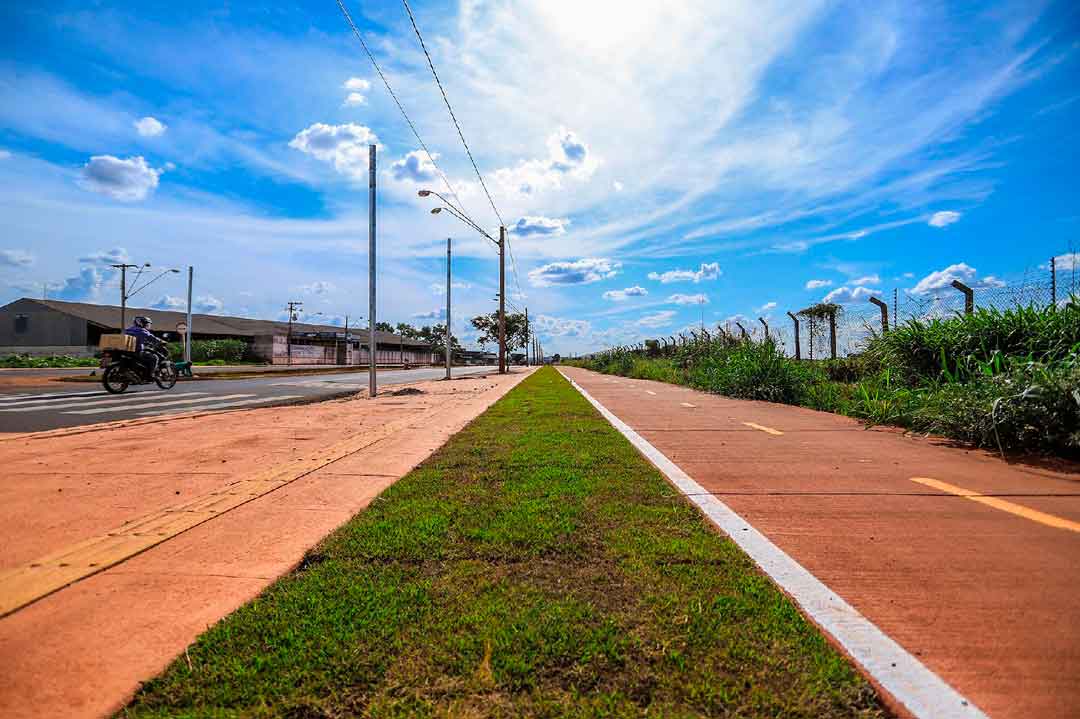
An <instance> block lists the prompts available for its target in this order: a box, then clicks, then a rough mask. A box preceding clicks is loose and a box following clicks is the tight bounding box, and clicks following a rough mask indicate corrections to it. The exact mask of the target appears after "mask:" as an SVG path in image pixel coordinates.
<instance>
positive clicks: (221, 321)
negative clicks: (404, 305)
mask: <svg viewBox="0 0 1080 719" xmlns="http://www.w3.org/2000/svg"><path fill="white" fill-rule="evenodd" d="M16 301H17V302H35V303H37V304H39V305H43V306H44V307H47V308H49V309H51V310H55V311H57V312H63V313H64V314H66V315H70V316H72V317H78V318H80V319H84V320H86V321H87V322H90V323H92V324H95V325H97V326H98V327H101V328H103V329H109V330H116V331H120V330H121V329H123V328H121V327H120V306H119V305H94V304H89V303H86V302H64V301H62V300H37V299H32V298H23V299H22V300H16ZM135 315H146V316H147V317H149V318H150V319H152V320H153V321H154V326H155V329H158V330H164V331H174V327H175V326H176V324H177V323H178V322H186V321H187V313H186V312H176V311H173V310H159V309H153V308H147V307H128V308H127V316H128V317H134V316H135ZM191 324H192V327H191V329H192V330H193V334H196V335H221V336H228V337H254V336H256V335H278V334H282V335H283V334H286V333H287V332H288V330H289V323H288V322H278V321H275V320H255V319H250V318H247V317H226V316H224V315H205V314H196V313H193V314H192V315H191ZM343 329H344V328H342V327H338V326H336V325H320V324H311V323H308V322H293V323H292V331H293V335H294V336H295V335H298V334H299V335H302V334H307V333H341V332H342V331H343ZM354 332H355V334H353V333H354ZM349 334H350V335H352V337H353V339H359V340H361V341H363V340H364V339H365V338H366V337H367V328H366V327H364V328H361V327H356V328H353V327H350V328H349ZM375 341H376V342H378V343H379V344H401V343H404V344H406V345H409V346H413V347H427V346H428V343H427V342H424V341H423V340H418V339H410V338H408V337H406V338H402V337H401V336H400V335H398V334H396V333H394V332H379V331H377V332H376V333H375Z"/></svg>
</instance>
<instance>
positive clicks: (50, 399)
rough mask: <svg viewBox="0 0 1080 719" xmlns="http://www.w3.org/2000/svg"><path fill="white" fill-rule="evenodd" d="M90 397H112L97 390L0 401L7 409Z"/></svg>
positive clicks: (34, 395)
mask: <svg viewBox="0 0 1080 719" xmlns="http://www.w3.org/2000/svg"><path fill="white" fill-rule="evenodd" d="M89 395H98V396H101V397H109V396H111V395H110V394H109V393H108V392H106V391H105V390H100V389H97V390H92V391H90V392H54V393H52V394H24V395H22V396H20V397H12V398H5V399H3V400H0V403H3V405H4V406H5V407H6V406H9V405H24V404H30V403H31V402H59V401H60V400H62V399H68V398H69V397H71V398H74V397H86V396H89Z"/></svg>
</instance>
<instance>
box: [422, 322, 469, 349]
mask: <svg viewBox="0 0 1080 719" xmlns="http://www.w3.org/2000/svg"><path fill="white" fill-rule="evenodd" d="M416 339H418V340H421V341H423V342H427V343H428V344H429V345H431V350H432V352H435V353H437V354H441V353H444V352H446V325H444V324H443V325H435V326H434V327H421V328H420V329H419V330H416ZM462 349H463V348H462V346H461V343H460V342H458V338H457V337H456V336H455V335H454V333H453V332H451V333H450V351H451V352H452V353H455V354H456V353H460V352H461V351H462Z"/></svg>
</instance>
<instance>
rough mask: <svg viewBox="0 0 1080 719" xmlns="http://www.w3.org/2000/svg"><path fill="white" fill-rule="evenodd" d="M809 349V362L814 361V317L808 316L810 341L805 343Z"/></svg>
mask: <svg viewBox="0 0 1080 719" xmlns="http://www.w3.org/2000/svg"><path fill="white" fill-rule="evenodd" d="M806 344H807V346H808V347H809V348H810V360H811V361H813V359H814V316H813V315H810V341H809V342H807V343H806Z"/></svg>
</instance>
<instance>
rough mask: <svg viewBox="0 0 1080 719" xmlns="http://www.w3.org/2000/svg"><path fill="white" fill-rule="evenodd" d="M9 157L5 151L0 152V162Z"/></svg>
mask: <svg viewBox="0 0 1080 719" xmlns="http://www.w3.org/2000/svg"><path fill="white" fill-rule="evenodd" d="M9 157H11V153H10V152H8V151H7V150H0V160H6V159H8V158H9Z"/></svg>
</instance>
